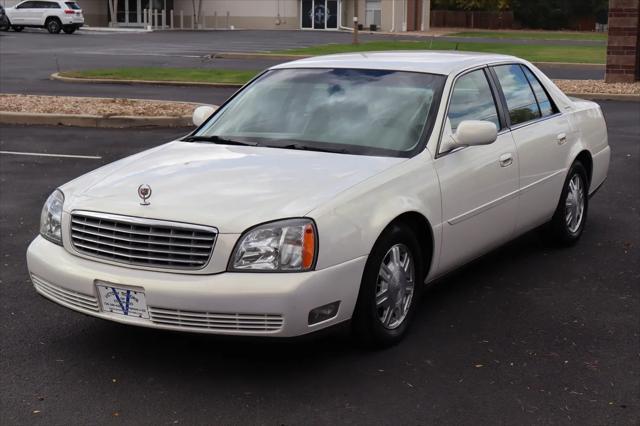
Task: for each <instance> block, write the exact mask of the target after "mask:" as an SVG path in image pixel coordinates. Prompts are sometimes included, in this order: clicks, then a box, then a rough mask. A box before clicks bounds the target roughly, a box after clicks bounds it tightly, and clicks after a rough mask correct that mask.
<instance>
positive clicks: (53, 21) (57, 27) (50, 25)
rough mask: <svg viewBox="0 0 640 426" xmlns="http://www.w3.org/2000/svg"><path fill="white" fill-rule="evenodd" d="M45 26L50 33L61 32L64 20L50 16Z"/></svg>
mask: <svg viewBox="0 0 640 426" xmlns="http://www.w3.org/2000/svg"><path fill="white" fill-rule="evenodd" d="M45 27H46V28H47V31H49V33H50V34H59V33H60V31H61V30H62V22H60V20H59V19H58V18H50V19H49V20H48V21H47V22H46V24H45Z"/></svg>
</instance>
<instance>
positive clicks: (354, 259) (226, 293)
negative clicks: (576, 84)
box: [27, 52, 610, 346]
mask: <svg viewBox="0 0 640 426" xmlns="http://www.w3.org/2000/svg"><path fill="white" fill-rule="evenodd" d="M211 112H213V111H212V110H210V109H208V107H200V108H199V109H198V110H196V112H195V113H194V122H196V124H197V125H198V128H197V129H196V130H195V131H194V132H193V133H191V134H190V135H188V136H186V137H184V138H183V139H180V140H176V141H173V142H169V143H167V144H164V145H160V146H158V147H156V148H153V149H150V150H148V151H145V152H142V153H139V154H137V155H133V156H131V157H128V158H125V159H123V160H120V161H117V162H115V163H112V164H110V165H107V166H104V167H101V168H99V169H97V170H95V171H93V172H91V173H88V174H86V175H84V176H82V177H79V178H77V179H75V180H73V181H71V182H69V183H67V184H65V185H63V186H61V187H60V188H58V189H56V190H55V191H54V192H53V193H52V194H51V196H50V197H49V199H48V200H47V201H46V203H45V205H44V208H43V210H42V217H41V227H40V236H38V237H37V238H36V239H35V240H34V241H33V242H32V243H31V245H30V247H29V249H28V252H27V260H28V266H29V271H30V274H31V279H32V281H33V284H34V285H35V288H36V290H37V291H38V292H39V293H40V294H41V295H43V296H45V297H46V298H49V299H51V300H53V301H54V302H56V303H59V304H60V305H63V306H65V307H67V308H70V309H73V310H76V311H79V312H82V313H85V314H89V315H93V316H96V317H100V318H104V319H108V320H112V321H117V322H121V323H127V324H132V325H139V326H144V327H153V328H158V329H167V330H183V331H190V332H205V333H217V334H235V335H251V336H283V337H288V336H297V335H302V334H305V333H310V332H313V331H316V330H320V329H323V328H326V327H329V326H332V325H336V324H338V323H343V322H345V321H349V320H351V325H352V326H353V330H354V332H355V334H356V336H358V337H359V338H361V339H362V340H364V341H365V342H368V343H370V344H372V345H378V346H384V345H389V344H393V343H395V342H397V341H398V340H400V339H401V338H402V337H403V335H405V333H406V331H407V328H408V326H409V324H410V322H411V319H412V317H413V315H414V313H415V310H416V305H417V300H418V298H419V296H420V294H421V292H422V290H423V288H424V285H425V284H426V283H428V282H430V281H432V280H434V279H436V278H437V277H440V276H442V275H443V274H445V273H447V272H448V271H451V270H453V269H454V268H456V267H458V266H460V265H463V264H465V263H467V262H469V261H471V260H473V259H474V258H477V257H478V256H480V255H482V254H483V253H486V252H487V251H489V250H491V249H493V248H495V247H497V246H499V245H501V244H503V243H505V242H507V241H509V240H511V239H513V238H515V237H516V236H518V235H520V234H522V233H524V232H526V231H528V230H531V229H533V228H536V227H542V228H543V229H544V231H545V232H546V233H547V235H548V236H549V237H550V238H551V239H552V240H554V241H555V242H557V243H559V244H564V245H570V244H573V243H575V242H576V241H577V240H578V239H579V238H580V235H581V234H582V232H583V229H584V226H585V221H586V218H587V210H588V206H589V197H590V196H591V195H592V194H593V193H594V192H595V191H596V190H597V189H598V188H599V187H600V185H601V184H602V183H603V182H604V180H605V178H606V176H607V170H608V167H609V157H610V150H609V146H608V142H607V129H606V125H605V122H604V119H603V115H602V112H601V110H600V108H599V106H598V105H597V104H595V103H593V102H588V101H584V100H579V99H570V98H568V97H567V96H566V95H564V94H563V93H562V92H561V91H560V90H559V89H558V88H557V87H556V86H555V85H554V84H553V83H552V82H551V81H550V80H549V79H548V78H547V77H545V75H544V74H543V73H541V72H540V71H539V70H538V69H536V67H534V66H533V65H532V64H530V63H528V62H526V61H523V60H521V59H518V58H515V57H511V56H499V55H486V54H475V53H474V54H472V53H459V52H440V53H437V52H435V53H434V52H381V53H362V54H345V55H334V56H325V57H318V58H312V59H304V60H300V61H295V62H290V63H286V64H282V65H278V66H276V67H273V68H271V69H269V70H267V71H266V72H264V73H263V74H261V75H260V76H258V77H257V78H256V79H254V80H253V81H252V82H251V83H249V84H248V85H246V86H245V87H244V88H243V89H241V90H240V91H239V92H238V93H236V94H235V95H234V96H233V97H232V98H231V99H229V100H228V101H227V102H226V103H225V104H224V105H222V106H221V107H220V108H219V109H218V110H217V111H215V112H214V113H213V114H211Z"/></svg>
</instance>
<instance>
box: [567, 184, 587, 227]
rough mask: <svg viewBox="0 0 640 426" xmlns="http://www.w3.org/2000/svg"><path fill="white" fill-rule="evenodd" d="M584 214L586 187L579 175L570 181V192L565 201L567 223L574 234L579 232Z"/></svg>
mask: <svg viewBox="0 0 640 426" xmlns="http://www.w3.org/2000/svg"><path fill="white" fill-rule="evenodd" d="M583 214H584V187H583V185H582V179H580V176H579V175H577V174H576V175H573V177H572V178H571V180H570V181H569V192H568V193H567V199H566V201H565V222H566V224H567V229H568V230H569V232H571V233H572V234H575V233H576V232H578V229H580V225H581V224H582V216H583Z"/></svg>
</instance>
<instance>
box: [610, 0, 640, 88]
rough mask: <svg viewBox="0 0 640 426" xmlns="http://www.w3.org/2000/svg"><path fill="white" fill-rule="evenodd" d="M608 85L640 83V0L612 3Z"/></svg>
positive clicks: (613, 1)
mask: <svg viewBox="0 0 640 426" xmlns="http://www.w3.org/2000/svg"><path fill="white" fill-rule="evenodd" d="M605 78H606V81H607V83H618V82H633V81H635V80H639V79H640V0H609V42H608V45H607V72H606V77H605Z"/></svg>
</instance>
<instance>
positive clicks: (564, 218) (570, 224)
mask: <svg viewBox="0 0 640 426" xmlns="http://www.w3.org/2000/svg"><path fill="white" fill-rule="evenodd" d="M588 209H589V178H588V176H587V171H586V169H585V168H584V166H583V165H582V163H581V162H579V161H576V162H575V163H573V165H572V166H571V168H570V169H569V173H568V174H567V178H566V179H565V182H564V187H563V188H562V194H561V195H560V201H559V202H558V206H557V207H556V211H555V213H554V214H553V217H552V218H551V221H549V223H547V225H546V226H545V229H544V232H545V236H546V238H547V240H548V241H549V242H550V243H552V244H554V245H558V246H572V245H573V244H575V243H576V242H578V240H579V239H580V236H581V235H582V231H583V230H584V226H585V223H586V221H587V211H588Z"/></svg>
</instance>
